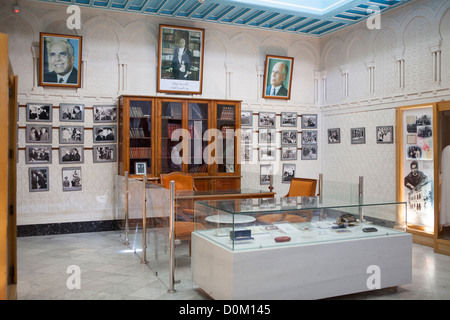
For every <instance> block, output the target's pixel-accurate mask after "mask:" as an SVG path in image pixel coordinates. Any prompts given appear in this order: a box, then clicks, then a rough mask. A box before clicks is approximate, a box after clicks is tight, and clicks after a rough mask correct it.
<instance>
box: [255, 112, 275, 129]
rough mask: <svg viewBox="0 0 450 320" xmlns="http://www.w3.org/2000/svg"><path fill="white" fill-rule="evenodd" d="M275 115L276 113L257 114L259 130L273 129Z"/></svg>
mask: <svg viewBox="0 0 450 320" xmlns="http://www.w3.org/2000/svg"><path fill="white" fill-rule="evenodd" d="M276 117H277V114H276V112H264V111H260V112H259V113H258V127H260V128H275V122H276Z"/></svg>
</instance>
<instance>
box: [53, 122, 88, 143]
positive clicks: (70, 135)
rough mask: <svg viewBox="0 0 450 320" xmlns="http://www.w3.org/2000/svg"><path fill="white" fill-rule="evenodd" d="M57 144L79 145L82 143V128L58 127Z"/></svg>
mask: <svg viewBox="0 0 450 320" xmlns="http://www.w3.org/2000/svg"><path fill="white" fill-rule="evenodd" d="M59 143H61V144H66V143H70V144H80V143H84V127H82V126H59Z"/></svg>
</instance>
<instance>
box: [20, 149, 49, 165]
mask: <svg viewBox="0 0 450 320" xmlns="http://www.w3.org/2000/svg"><path fill="white" fill-rule="evenodd" d="M25 163H27V164H32V163H36V164H37V163H52V146H51V145H46V146H26V147H25Z"/></svg>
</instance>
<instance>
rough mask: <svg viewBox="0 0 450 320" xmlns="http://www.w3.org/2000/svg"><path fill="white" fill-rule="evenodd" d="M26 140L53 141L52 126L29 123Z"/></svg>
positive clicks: (32, 141)
mask: <svg viewBox="0 0 450 320" xmlns="http://www.w3.org/2000/svg"><path fill="white" fill-rule="evenodd" d="M25 131H26V133H25V134H26V137H25V142H27V143H42V144H43V143H52V126H51V125H41V124H27V126H26V128H25Z"/></svg>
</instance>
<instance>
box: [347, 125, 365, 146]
mask: <svg viewBox="0 0 450 320" xmlns="http://www.w3.org/2000/svg"><path fill="white" fill-rule="evenodd" d="M350 139H351V142H352V144H364V143H366V128H364V127H363V128H351V129H350Z"/></svg>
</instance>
